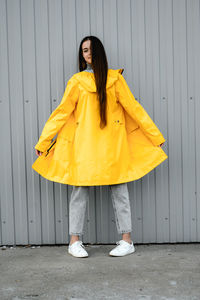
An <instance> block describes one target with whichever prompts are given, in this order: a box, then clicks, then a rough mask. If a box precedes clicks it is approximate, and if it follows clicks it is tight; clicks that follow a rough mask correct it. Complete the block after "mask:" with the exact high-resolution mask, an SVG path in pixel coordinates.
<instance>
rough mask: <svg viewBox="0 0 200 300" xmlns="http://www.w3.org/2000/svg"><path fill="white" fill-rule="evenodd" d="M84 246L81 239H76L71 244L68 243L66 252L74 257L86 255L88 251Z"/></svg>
mask: <svg viewBox="0 0 200 300" xmlns="http://www.w3.org/2000/svg"><path fill="white" fill-rule="evenodd" d="M84 248H85V246H84V245H83V242H82V241H76V242H74V243H73V244H72V245H70V244H69V247H68V253H69V254H71V255H73V256H75V257H88V253H87V251H86V250H85V249H84Z"/></svg>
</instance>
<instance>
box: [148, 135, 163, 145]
mask: <svg viewBox="0 0 200 300" xmlns="http://www.w3.org/2000/svg"><path fill="white" fill-rule="evenodd" d="M151 141H152V143H153V144H154V146H159V145H160V144H162V143H164V142H165V141H166V140H165V138H164V137H163V136H162V135H161V136H155V137H152V136H151Z"/></svg>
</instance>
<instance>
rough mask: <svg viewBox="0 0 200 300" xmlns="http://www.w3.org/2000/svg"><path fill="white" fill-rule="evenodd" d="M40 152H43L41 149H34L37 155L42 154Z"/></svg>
mask: <svg viewBox="0 0 200 300" xmlns="http://www.w3.org/2000/svg"><path fill="white" fill-rule="evenodd" d="M42 153H43V152H41V151H39V150H37V149H35V154H36V155H37V156H40V155H42Z"/></svg>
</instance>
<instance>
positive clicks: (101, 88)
mask: <svg viewBox="0 0 200 300" xmlns="http://www.w3.org/2000/svg"><path fill="white" fill-rule="evenodd" d="M87 40H90V41H91V42H90V45H91V54H92V63H91V65H92V69H93V72H94V77H95V83H96V90H97V97H98V100H99V104H100V105H99V106H100V128H101V129H103V128H104V127H105V126H106V125H107V114H106V108H107V105H106V102H107V97H106V82H107V73H108V62H107V57H106V52H105V49H104V46H103V44H102V42H101V41H100V40H99V39H98V38H97V37H96V36H93V35H90V36H85V37H84V38H83V39H82V41H81V43H80V47H79V70H80V72H81V71H83V70H85V69H86V68H87V63H86V61H85V59H84V57H83V53H82V44H83V42H85V41H87Z"/></svg>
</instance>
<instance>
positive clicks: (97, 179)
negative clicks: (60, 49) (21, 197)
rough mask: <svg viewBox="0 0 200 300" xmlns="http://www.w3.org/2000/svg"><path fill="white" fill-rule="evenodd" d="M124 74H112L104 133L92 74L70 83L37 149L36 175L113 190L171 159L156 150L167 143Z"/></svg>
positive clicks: (78, 74)
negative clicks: (103, 186)
mask: <svg viewBox="0 0 200 300" xmlns="http://www.w3.org/2000/svg"><path fill="white" fill-rule="evenodd" d="M123 70H124V69H117V70H113V69H109V70H108V77H107V84H106V88H107V126H106V127H105V128H104V129H101V128H100V126H99V124H100V115H99V102H98V99H97V94H96V85H95V79H94V73H90V72H86V71H82V72H78V73H76V74H74V75H73V76H72V77H71V78H70V79H69V81H68V83H67V86H66V89H65V92H64V95H63V98H62V100H61V102H60V104H59V105H58V107H57V108H56V109H55V110H54V111H53V112H52V114H51V115H50V117H49V119H48V120H47V122H46V124H45V126H44V128H43V130H42V133H41V136H40V138H39V141H38V143H37V144H36V145H35V149H38V150H40V151H41V152H43V154H42V155H41V156H40V157H38V158H37V159H36V161H35V162H34V163H33V165H32V168H33V169H34V170H35V171H36V172H38V173H39V174H40V175H42V176H43V177H45V178H46V179H48V180H51V181H55V182H60V183H63V184H69V185H79V186H80V185H87V186H92V185H109V184H117V183H123V182H129V181H133V180H136V179H139V178H141V177H142V176H144V175H145V174H147V173H148V172H150V171H151V170H152V169H154V168H155V167H156V166H158V165H159V164H160V163H162V162H163V161H164V160H165V159H167V158H168V156H167V155H166V153H165V152H164V151H163V149H161V147H158V145H160V144H161V143H163V142H164V141H165V138H164V137H163V135H162V133H161V132H160V131H159V129H158V128H157V126H156V125H155V124H154V122H153V121H152V119H151V118H150V116H149V115H148V114H147V112H146V111H145V109H144V108H143V107H142V106H141V104H140V103H139V102H138V101H136V100H135V98H134V96H133V94H132V93H131V91H130V89H129V87H128V85H127V83H126V81H125V79H124V77H123V76H122V72H123ZM56 134H57V138H56V139H55V140H54V141H52V139H53V138H54V136H55V135H56Z"/></svg>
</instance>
